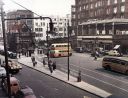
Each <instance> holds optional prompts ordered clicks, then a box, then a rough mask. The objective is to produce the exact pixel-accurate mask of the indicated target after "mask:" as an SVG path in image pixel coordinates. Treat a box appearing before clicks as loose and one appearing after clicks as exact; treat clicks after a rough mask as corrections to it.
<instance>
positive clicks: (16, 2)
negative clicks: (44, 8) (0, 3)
mask: <svg viewBox="0 0 128 98" xmlns="http://www.w3.org/2000/svg"><path fill="white" fill-rule="evenodd" d="M10 1H12V2H13V3H15V4H17V5H19V6H20V7H22V8H24V9H26V10H28V11H30V12H32V13H34V14H35V15H37V16H39V17H40V15H39V14H37V13H35V12H33V11H32V10H30V9H28V8H26V7H24V6H23V5H21V4H19V3H17V2H16V1H14V0H10Z"/></svg>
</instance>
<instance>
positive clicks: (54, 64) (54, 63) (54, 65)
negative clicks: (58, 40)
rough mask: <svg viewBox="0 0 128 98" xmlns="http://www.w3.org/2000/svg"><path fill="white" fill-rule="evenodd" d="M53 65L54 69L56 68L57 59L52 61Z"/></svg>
mask: <svg viewBox="0 0 128 98" xmlns="http://www.w3.org/2000/svg"><path fill="white" fill-rule="evenodd" d="M52 67H53V70H55V69H56V61H54V62H53V63H52Z"/></svg>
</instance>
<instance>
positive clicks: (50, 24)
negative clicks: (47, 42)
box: [49, 22, 54, 32]
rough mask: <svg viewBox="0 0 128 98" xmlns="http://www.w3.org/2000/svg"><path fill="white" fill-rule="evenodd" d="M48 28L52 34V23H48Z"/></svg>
mask: <svg viewBox="0 0 128 98" xmlns="http://www.w3.org/2000/svg"><path fill="white" fill-rule="evenodd" d="M49 28H50V32H52V31H53V28H54V26H53V22H50V23H49Z"/></svg>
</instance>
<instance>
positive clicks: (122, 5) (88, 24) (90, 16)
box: [71, 0, 128, 52]
mask: <svg viewBox="0 0 128 98" xmlns="http://www.w3.org/2000/svg"><path fill="white" fill-rule="evenodd" d="M71 13H72V28H73V30H72V31H73V32H74V33H75V36H74V38H73V40H74V42H76V43H75V44H74V47H77V46H81V47H85V48H87V49H90V50H94V48H95V47H102V48H103V49H104V50H110V49H112V48H113V47H114V46H115V45H117V44H119V45H120V46H121V49H122V52H125V51H126V50H127V48H128V44H126V41H128V40H127V39H128V27H127V25H128V0H75V5H73V6H72V12H71Z"/></svg>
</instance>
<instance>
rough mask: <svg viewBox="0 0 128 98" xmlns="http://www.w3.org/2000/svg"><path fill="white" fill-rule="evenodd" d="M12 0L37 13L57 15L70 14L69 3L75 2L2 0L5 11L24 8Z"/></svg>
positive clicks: (62, 0)
mask: <svg viewBox="0 0 128 98" xmlns="http://www.w3.org/2000/svg"><path fill="white" fill-rule="evenodd" d="M12 1H15V2H16V3H18V4H20V5H22V6H24V7H26V8H27V9H30V10H32V11H34V12H35V13H37V14H39V15H59V16H66V15H67V14H70V13H71V5H74V4H75V0H3V2H4V11H5V12H8V11H13V10H17V9H24V8H22V7H20V6H19V5H17V4H15V3H14V2H12Z"/></svg>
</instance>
